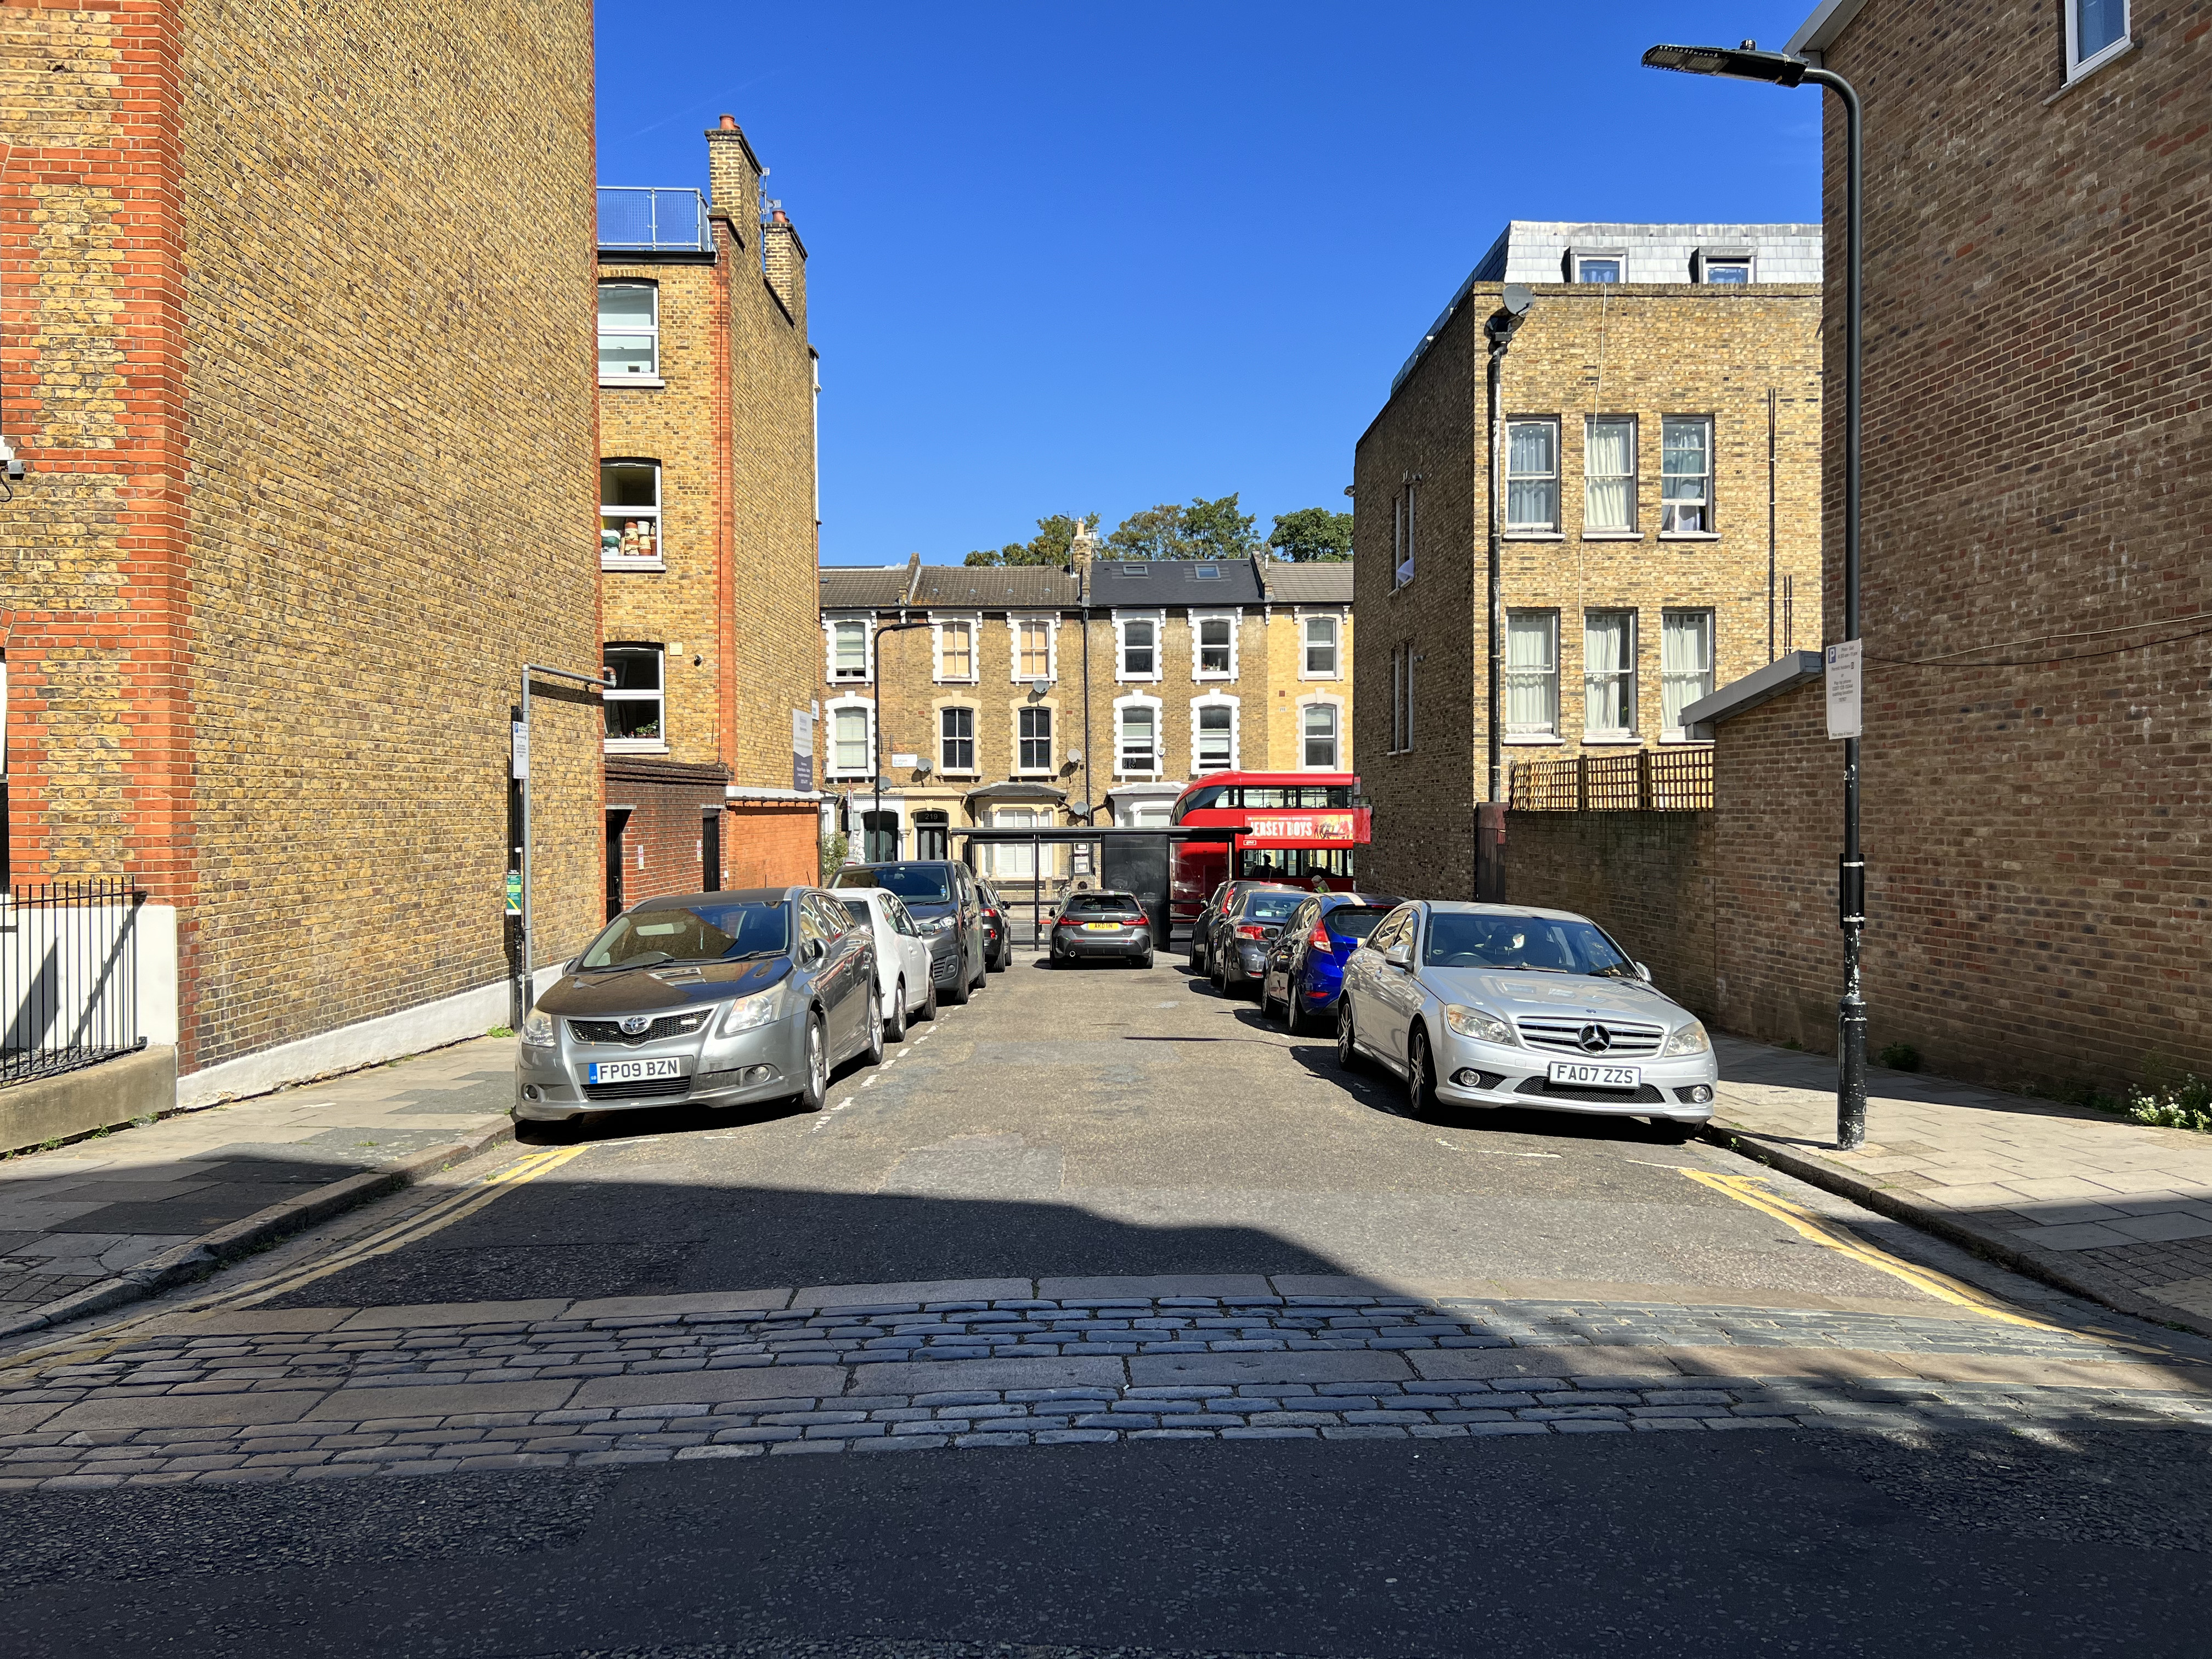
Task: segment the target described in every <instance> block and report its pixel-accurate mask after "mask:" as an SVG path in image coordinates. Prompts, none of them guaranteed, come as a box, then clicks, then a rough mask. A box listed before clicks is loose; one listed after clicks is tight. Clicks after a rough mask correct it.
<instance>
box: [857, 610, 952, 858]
mask: <svg viewBox="0 0 2212 1659" xmlns="http://www.w3.org/2000/svg"><path fill="white" fill-rule="evenodd" d="M928 626H929V623H927V622H906V621H903V620H902V621H899V622H895V623H877V624H876V628H875V634H874V636H873V637H872V639H871V640H870V641H869V642H868V643H869V644H870V646H871V647H872V648H873V649H874V651H875V653H876V687H875V706H874V707H873V708H871V709H870V710H869V713H870V714H871V715H872V717H873V718H872V720H870V722H869V726H870V730H869V732H868V758H869V760H870V761H871V762H872V763H873V770H874V772H875V791H876V804H875V805H874V806H872V808H870V809H869V811H868V817H871V818H872V819H874V820H875V821H876V822H878V823H880V822H882V820H883V816H884V650H883V637H884V635H886V634H897V633H901V632H903V631H906V630H908V629H916V628H927V627H928ZM980 643H981V641H978V644H979V645H980ZM874 833H875V830H874V829H872V827H871V826H870V825H869V824H867V823H863V824H861V826H860V862H861V863H863V864H872V863H874V862H875V860H873V859H872V858H870V857H869V856H868V837H869V836H872V835H873V834H874ZM891 856H892V857H893V858H896V857H897V856H898V845H897V843H896V842H893V843H892V846H891Z"/></svg>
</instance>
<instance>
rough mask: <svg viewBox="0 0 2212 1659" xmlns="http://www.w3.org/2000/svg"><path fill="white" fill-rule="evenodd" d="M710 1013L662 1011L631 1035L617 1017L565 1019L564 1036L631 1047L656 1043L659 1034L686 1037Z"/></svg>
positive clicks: (707, 1011)
mask: <svg viewBox="0 0 2212 1659" xmlns="http://www.w3.org/2000/svg"><path fill="white" fill-rule="evenodd" d="M713 1012H714V1010H713V1009H711V1008H699V1009H695V1010H694V1011H693V1012H690V1013H688V1014H663V1015H662V1016H661V1017H660V1018H659V1019H656V1020H654V1021H653V1024H650V1025H648V1026H647V1027H646V1028H645V1030H642V1031H640V1032H639V1033H638V1034H637V1035H636V1036H630V1035H629V1033H628V1032H626V1031H624V1030H623V1028H622V1022H621V1021H619V1020H613V1019H572V1020H570V1021H569V1022H568V1035H569V1036H572V1037H574V1038H575V1039H576V1041H577V1042H591V1043H599V1044H611V1045H613V1046H615V1047H617V1048H637V1047H638V1046H639V1045H641V1044H642V1043H647V1042H659V1041H660V1040H661V1038H663V1037H672V1036H689V1035H690V1033H691V1032H693V1031H696V1030H698V1029H699V1028H700V1027H701V1026H702V1025H704V1024H706V1023H707V1018H708V1015H710V1014H712V1013H713Z"/></svg>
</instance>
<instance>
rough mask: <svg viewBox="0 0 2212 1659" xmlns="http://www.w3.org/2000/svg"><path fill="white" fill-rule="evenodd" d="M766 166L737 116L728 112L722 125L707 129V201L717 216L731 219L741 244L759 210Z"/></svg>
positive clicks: (741, 244) (736, 237)
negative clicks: (764, 167) (746, 138)
mask: <svg viewBox="0 0 2212 1659" xmlns="http://www.w3.org/2000/svg"><path fill="white" fill-rule="evenodd" d="M764 170H765V169H763V167H762V166H761V164H760V158H759V157H758V156H757V155H754V154H753V147H752V146H751V145H750V144H749V143H746V142H745V135H744V129H743V128H742V127H740V126H738V118H737V117H736V116H734V115H725V116H724V117H723V118H722V119H721V123H720V125H717V126H712V127H709V128H708V129H707V200H708V205H709V207H710V208H711V209H712V210H713V211H714V216H715V217H716V218H719V219H726V220H727V221H728V222H729V225H730V234H732V236H733V237H734V238H735V239H736V240H737V243H738V246H740V247H743V246H745V232H746V231H747V230H749V229H750V228H751V226H752V224H753V222H754V220H755V219H756V218H757V216H758V214H759V204H760V181H761V174H762V173H763V171H764Z"/></svg>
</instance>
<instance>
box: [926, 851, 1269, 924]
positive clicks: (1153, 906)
mask: <svg viewBox="0 0 2212 1659" xmlns="http://www.w3.org/2000/svg"><path fill="white" fill-rule="evenodd" d="M1244 833H1245V831H1244V830H1243V829H1240V828H1237V827H1236V826H1233V825H1221V826H1214V825H1207V826H1206V827H1203V828H1192V829H1183V828H1181V827H1178V828H1176V829H1126V828H1123V827H1122V826H1121V825H1118V824H1112V825H1089V824H1068V825H1065V826H1046V825H1042V824H1039V825H1035V826H1031V827H1028V828H1024V829H988V828H982V827H978V828H975V829H954V830H952V831H951V836H952V838H953V839H954V840H956V841H958V840H962V839H964V840H965V841H966V842H967V843H968V853H967V864H968V867H969V869H971V870H972V869H974V868H975V848H978V847H1027V848H1030V869H1031V870H1034V871H1040V872H1041V871H1042V869H1043V868H1044V860H1043V852H1044V849H1045V848H1047V847H1057V846H1062V845H1084V844H1088V845H1090V846H1092V847H1095V848H1097V849H1098V857H1097V871H1098V876H1097V882H1098V885H1099V886H1100V887H1101V888H1103V889H1105V890H1108V891H1110V892H1119V893H1134V894H1135V895H1136V896H1137V902H1139V903H1140V904H1142V905H1143V906H1144V908H1145V914H1146V915H1147V916H1149V917H1150V918H1151V919H1152V943H1153V946H1154V948H1155V949H1160V950H1164V949H1165V948H1166V947H1167V944H1168V938H1169V930H1170V926H1171V925H1172V921H1173V918H1172V917H1171V915H1170V913H1169V898H1170V894H1171V893H1172V891H1173V890H1174V884H1175V848H1176V844H1177V843H1179V842H1190V841H1201V842H1217V843H1218V842H1226V843H1228V845H1229V847H1230V848H1231V851H1232V853H1233V852H1234V850H1235V848H1236V845H1237V838H1238V837H1239V836H1243V834H1244ZM1043 888H1044V883H1043V881H1042V878H1039V879H1038V881H1037V882H1036V887H1035V889H1034V890H1032V893H1031V895H1030V948H1031V949H1033V950H1042V949H1043V948H1044V892H1043Z"/></svg>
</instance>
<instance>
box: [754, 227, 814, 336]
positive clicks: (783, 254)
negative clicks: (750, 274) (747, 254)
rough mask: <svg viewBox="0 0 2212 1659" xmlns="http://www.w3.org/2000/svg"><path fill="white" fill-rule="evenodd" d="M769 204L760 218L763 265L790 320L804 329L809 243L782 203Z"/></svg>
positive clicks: (769, 282)
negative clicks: (800, 233)
mask: <svg viewBox="0 0 2212 1659" xmlns="http://www.w3.org/2000/svg"><path fill="white" fill-rule="evenodd" d="M766 205H767V212H766V215H765V216H764V217H763V219H762V221H761V261H762V266H763V270H765V271H766V272H767V275H768V285H769V287H770V288H772V289H775V297H776V298H777V299H779V300H781V301H783V308H784V309H785V310H786V311H787V312H789V313H791V320H792V321H793V322H794V323H796V324H798V325H799V326H800V327H801V328H802V329H803V328H804V327H805V325H806V244H805V243H804V242H802V241H800V240H799V233H798V232H797V231H796V230H793V228H791V221H790V220H788V219H787V218H785V217H784V216H783V209H782V207H781V205H780V204H776V203H774V202H771V203H769V204H766Z"/></svg>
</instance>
